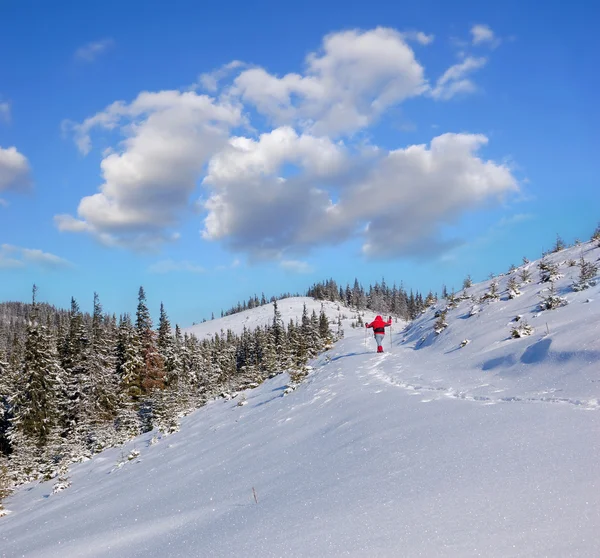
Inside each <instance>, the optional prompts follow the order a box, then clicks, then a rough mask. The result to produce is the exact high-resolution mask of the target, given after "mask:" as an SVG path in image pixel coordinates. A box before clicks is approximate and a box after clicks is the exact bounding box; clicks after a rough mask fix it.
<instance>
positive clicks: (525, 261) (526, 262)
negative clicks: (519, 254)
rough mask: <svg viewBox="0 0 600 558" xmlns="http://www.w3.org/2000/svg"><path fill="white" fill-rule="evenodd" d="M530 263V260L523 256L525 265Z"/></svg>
mask: <svg viewBox="0 0 600 558" xmlns="http://www.w3.org/2000/svg"><path fill="white" fill-rule="evenodd" d="M528 263H529V260H528V259H527V258H526V257H525V256H523V265H527V264H528Z"/></svg>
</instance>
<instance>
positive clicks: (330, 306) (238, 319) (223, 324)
mask: <svg viewBox="0 0 600 558" xmlns="http://www.w3.org/2000/svg"><path fill="white" fill-rule="evenodd" d="M304 304H306V310H307V312H308V315H309V316H310V315H311V314H312V312H313V310H314V311H315V312H316V313H317V315H319V312H320V311H321V306H322V307H323V309H324V310H325V314H326V315H327V317H328V318H329V321H330V322H332V323H335V320H337V318H338V315H340V314H345V315H347V316H348V317H349V316H350V314H351V313H352V312H351V311H350V310H349V309H348V308H344V307H342V306H340V305H339V304H335V303H333V302H329V301H321V300H315V299H314V298H309V297H292V298H284V299H282V300H278V301H277V309H278V310H279V313H280V314H281V319H282V321H283V323H284V325H285V326H286V327H287V325H288V324H289V322H290V320H296V319H298V320H299V319H300V318H301V317H302V308H303V305H304ZM272 323H273V303H272V302H270V303H269V304H265V305H264V306H259V307H258V308H253V309H252V310H245V311H243V312H240V313H238V314H232V315H231V316H225V317H223V318H218V319H215V320H209V321H206V322H203V323H201V324H195V325H193V326H191V327H188V328H185V329H183V331H184V332H187V333H192V334H194V335H195V336H196V337H197V338H198V339H203V338H205V337H212V336H213V335H214V334H215V333H220V332H221V331H224V332H227V330H228V329H229V330H231V331H233V333H236V334H238V335H239V334H241V333H242V331H243V329H244V327H245V328H246V329H248V330H250V331H253V330H254V329H256V328H257V327H263V326H265V325H271V324H272ZM334 329H335V328H334Z"/></svg>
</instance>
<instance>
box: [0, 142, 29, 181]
mask: <svg viewBox="0 0 600 558" xmlns="http://www.w3.org/2000/svg"><path fill="white" fill-rule="evenodd" d="M30 187H31V172H30V168H29V163H28V161H27V158H26V157H25V156H24V155H22V154H21V153H19V152H18V151H17V149H16V147H9V148H7V149H3V148H2V147H0V192H2V191H3V190H14V191H25V190H28V189H29V188H30Z"/></svg>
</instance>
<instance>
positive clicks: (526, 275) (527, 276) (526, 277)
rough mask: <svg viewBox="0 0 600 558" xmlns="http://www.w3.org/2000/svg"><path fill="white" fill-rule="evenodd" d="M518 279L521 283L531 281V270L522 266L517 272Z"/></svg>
mask: <svg viewBox="0 0 600 558" xmlns="http://www.w3.org/2000/svg"><path fill="white" fill-rule="evenodd" d="M519 279H521V283H531V271H529V269H527V268H526V267H524V268H523V269H522V270H521V273H519Z"/></svg>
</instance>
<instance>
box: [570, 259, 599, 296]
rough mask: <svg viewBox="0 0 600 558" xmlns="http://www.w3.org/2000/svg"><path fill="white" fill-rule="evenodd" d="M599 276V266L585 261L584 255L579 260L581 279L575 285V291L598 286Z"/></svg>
mask: <svg viewBox="0 0 600 558" xmlns="http://www.w3.org/2000/svg"><path fill="white" fill-rule="evenodd" d="M597 275H598V266H597V265H596V264H595V263H593V262H588V261H586V260H585V258H584V257H583V255H582V256H581V258H580V260H579V277H578V279H577V281H576V282H575V283H573V290H574V291H583V290H585V289H589V288H590V287H593V286H595V285H596V280H595V278H596V276H597Z"/></svg>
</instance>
